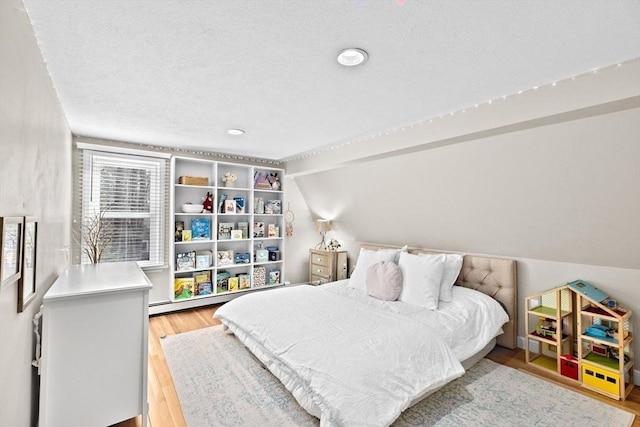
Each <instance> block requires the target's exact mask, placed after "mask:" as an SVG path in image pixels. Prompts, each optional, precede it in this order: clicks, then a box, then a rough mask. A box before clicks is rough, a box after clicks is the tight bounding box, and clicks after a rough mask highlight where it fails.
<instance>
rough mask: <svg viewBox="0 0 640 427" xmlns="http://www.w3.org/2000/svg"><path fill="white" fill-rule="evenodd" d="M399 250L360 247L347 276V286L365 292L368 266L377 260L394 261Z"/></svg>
mask: <svg viewBox="0 0 640 427" xmlns="http://www.w3.org/2000/svg"><path fill="white" fill-rule="evenodd" d="M399 252H400V249H380V250H377V251H372V250H370V249H364V248H361V249H360V254H359V255H358V260H357V261H356V268H355V269H354V270H353V273H351V277H350V278H349V286H350V287H352V288H356V289H360V290H362V291H364V292H366V291H367V270H369V267H371V266H372V265H373V264H375V263H377V262H379V261H394V262H395V260H396V257H397V256H398V253H399Z"/></svg>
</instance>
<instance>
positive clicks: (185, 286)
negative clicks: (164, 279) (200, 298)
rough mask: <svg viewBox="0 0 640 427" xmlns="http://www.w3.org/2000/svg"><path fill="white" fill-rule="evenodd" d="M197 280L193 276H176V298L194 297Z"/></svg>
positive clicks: (174, 287)
mask: <svg viewBox="0 0 640 427" xmlns="http://www.w3.org/2000/svg"><path fill="white" fill-rule="evenodd" d="M194 283H195V280H194V278H193V277H176V279H175V280H174V281H173V295H174V297H175V299H177V300H178V299H187V298H191V297H193V291H194Z"/></svg>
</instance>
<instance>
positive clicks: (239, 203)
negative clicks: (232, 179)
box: [233, 197, 244, 213]
mask: <svg viewBox="0 0 640 427" xmlns="http://www.w3.org/2000/svg"><path fill="white" fill-rule="evenodd" d="M233 200H234V201H235V202H236V213H244V197H234V198H233Z"/></svg>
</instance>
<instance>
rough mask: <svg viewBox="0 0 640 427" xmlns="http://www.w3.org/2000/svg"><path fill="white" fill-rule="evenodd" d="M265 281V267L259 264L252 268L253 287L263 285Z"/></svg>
mask: <svg viewBox="0 0 640 427" xmlns="http://www.w3.org/2000/svg"><path fill="white" fill-rule="evenodd" d="M266 283H267V269H266V268H264V267H262V266H259V267H254V268H253V287H254V288H257V287H260V286H264V285H265V284H266Z"/></svg>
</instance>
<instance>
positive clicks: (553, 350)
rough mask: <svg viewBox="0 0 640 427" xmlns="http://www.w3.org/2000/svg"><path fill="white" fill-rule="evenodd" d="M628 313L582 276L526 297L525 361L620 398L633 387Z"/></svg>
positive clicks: (629, 312) (632, 361) (630, 324)
mask: <svg viewBox="0 0 640 427" xmlns="http://www.w3.org/2000/svg"><path fill="white" fill-rule="evenodd" d="M631 316H632V312H631V310H629V309H628V308H626V307H624V306H623V305H621V304H620V303H619V302H618V301H616V300H614V299H612V298H610V297H609V296H608V295H607V294H606V293H604V292H602V291H601V290H599V289H598V288H596V287H594V286H593V285H591V284H590V283H588V282H585V281H583V280H576V281H573V282H570V283H567V285H566V286H561V287H558V288H556V289H552V290H549V291H545V292H541V293H538V294H535V295H531V296H528V297H527V298H526V313H525V328H526V330H527V339H526V342H525V362H526V363H527V364H531V365H534V366H537V367H538V368H542V369H546V370H547V371H551V372H554V373H556V374H558V375H562V376H563V377H565V378H571V379H573V380H576V381H579V382H581V383H582V385H583V386H584V387H585V388H588V389H590V390H593V391H596V392H598V393H601V394H603V395H605V396H608V397H611V398H613V399H618V400H625V399H626V398H627V396H628V395H629V393H631V390H632V389H633V386H634V380H633V364H634V358H633V348H632V346H631V343H632V341H633V332H632V323H631ZM574 339H575V343H576V344H575V347H576V348H575V349H574V348H573V347H574V346H573V343H574Z"/></svg>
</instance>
